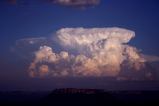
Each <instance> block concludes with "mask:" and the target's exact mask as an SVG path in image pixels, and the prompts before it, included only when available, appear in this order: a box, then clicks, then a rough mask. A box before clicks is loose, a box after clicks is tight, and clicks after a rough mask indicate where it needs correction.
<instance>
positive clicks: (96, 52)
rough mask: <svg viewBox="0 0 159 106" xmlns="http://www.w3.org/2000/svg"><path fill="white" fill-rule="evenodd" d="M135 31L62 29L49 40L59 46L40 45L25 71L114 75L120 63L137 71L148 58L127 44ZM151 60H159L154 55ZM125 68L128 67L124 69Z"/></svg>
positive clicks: (85, 75) (58, 74)
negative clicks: (57, 49) (56, 47)
mask: <svg viewBox="0 0 159 106" xmlns="http://www.w3.org/2000/svg"><path fill="white" fill-rule="evenodd" d="M134 37H135V32H134V31H131V30H127V29H123V28H117V27H113V28H62V29H60V30H58V31H57V32H56V33H55V34H54V37H52V38H53V39H52V41H56V43H57V44H58V45H60V48H61V50H60V51H55V50H54V48H53V46H48V45H42V46H40V47H39V50H37V51H36V52H35V53H34V54H35V58H34V59H33V61H32V62H31V64H30V66H29V69H28V72H29V75H30V76H31V77H36V76H40V77H45V76H52V77H64V76H65V77H66V76H71V77H74V76H76V77H106V76H109V77H117V76H118V75H119V74H120V72H121V70H122V69H121V68H122V67H121V66H123V64H124V63H125V62H126V66H125V67H129V68H130V69H133V70H129V71H140V70H142V69H144V68H145V63H146V62H148V61H152V60H150V59H149V58H148V57H150V56H148V55H144V54H142V53H141V52H140V51H139V50H138V49H137V48H136V47H133V46H130V45H128V42H129V41H130V40H131V39H132V38H134ZM153 57H154V58H153V61H158V57H157V56H153ZM126 71H127V70H126Z"/></svg>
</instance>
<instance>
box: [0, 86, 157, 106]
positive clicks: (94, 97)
mask: <svg viewBox="0 0 159 106" xmlns="http://www.w3.org/2000/svg"><path fill="white" fill-rule="evenodd" d="M8 105H9V106H13V105H14V106H64V105H68V106H77V105H78V106H83V105H97V106H103V105H104V106H112V105H125V106H127V105H150V106H152V105H153V106H156V105H159V91H107V90H103V89H81V88H80V89H78V88H61V89H55V90H53V91H41V92H40V91H39V92H35V91H34V92H29V91H28V92H25V91H14V92H0V106H8Z"/></svg>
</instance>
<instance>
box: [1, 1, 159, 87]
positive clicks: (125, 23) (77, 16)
mask: <svg viewBox="0 0 159 106" xmlns="http://www.w3.org/2000/svg"><path fill="white" fill-rule="evenodd" d="M63 27H85V28H92V27H122V28H127V29H130V30H133V31H135V33H136V37H135V38H134V39H132V40H131V42H130V44H131V45H134V46H136V47H137V48H139V49H141V50H142V51H143V53H145V54H152V55H159V46H158V45H159V1H158V0H101V3H100V4H99V5H98V6H95V7H88V8H85V9H81V8H75V7H66V6H61V5H55V4H47V3H36V2H35V3H28V4H26V5H21V4H17V5H13V4H7V3H4V2H0V37H1V38H0V48H1V51H0V76H1V78H0V80H1V81H0V83H3V84H5V82H7V81H8V82H9V80H7V78H9V77H10V78H11V79H15V80H16V81H17V82H18V81H19V80H25V78H27V75H26V72H25V68H26V67H27V64H28V63H27V62H26V61H25V60H22V59H20V58H18V57H15V56H14V54H12V52H11V51H10V48H11V47H12V46H14V45H15V41H16V40H18V39H23V38H29V37H41V36H44V37H47V36H49V35H51V34H52V33H54V32H55V31H56V30H58V29H60V28H63ZM19 64H20V66H19ZM13 69H14V70H13ZM22 70H23V71H22Z"/></svg>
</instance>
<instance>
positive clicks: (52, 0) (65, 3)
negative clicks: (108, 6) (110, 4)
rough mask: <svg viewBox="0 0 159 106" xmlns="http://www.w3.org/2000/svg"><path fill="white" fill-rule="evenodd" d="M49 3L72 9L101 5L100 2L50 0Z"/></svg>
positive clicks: (91, 0)
mask: <svg viewBox="0 0 159 106" xmlns="http://www.w3.org/2000/svg"><path fill="white" fill-rule="evenodd" d="M49 2H50V3H54V4H58V5H63V6H72V7H88V6H96V5H98V4H100V0H49Z"/></svg>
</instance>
